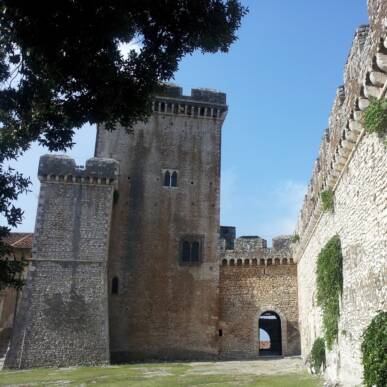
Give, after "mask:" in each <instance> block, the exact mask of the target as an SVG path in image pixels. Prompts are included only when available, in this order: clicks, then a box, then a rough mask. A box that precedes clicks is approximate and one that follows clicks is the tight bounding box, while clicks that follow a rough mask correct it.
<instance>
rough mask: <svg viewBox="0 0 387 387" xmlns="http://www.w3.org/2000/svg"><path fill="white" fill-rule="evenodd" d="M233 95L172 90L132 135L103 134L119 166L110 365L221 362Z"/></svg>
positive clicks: (102, 150)
mask: <svg viewBox="0 0 387 387" xmlns="http://www.w3.org/2000/svg"><path fill="white" fill-rule="evenodd" d="M226 113H227V105H226V95H225V94H223V93H217V92H213V91H209V90H203V89H193V90H192V92H191V95H190V96H183V95H182V89H181V88H179V87H167V88H166V90H165V94H164V95H163V96H158V97H156V98H155V100H154V103H153V114H152V116H151V117H150V118H149V120H148V121H147V122H146V123H138V124H136V125H135V127H134V128H133V129H134V130H133V131H132V132H131V133H129V134H128V133H127V131H126V130H125V129H124V128H118V129H117V130H115V131H113V132H108V131H105V130H103V128H98V134H97V143H96V156H98V157H111V158H114V159H115V160H117V161H119V163H120V168H121V169H120V177H119V184H118V192H117V194H116V195H115V199H116V200H115V204H114V208H113V220H112V231H111V243H110V252H109V281H110V292H109V315H110V350H111V354H112V360H113V361H114V360H115V361H125V360H133V359H149V358H158V359H168V358H169V359H194V358H210V357H212V356H215V355H217V354H218V347H219V343H218V340H219V339H218V335H219V333H218V332H219V331H218V328H219V327H218V315H219V304H218V284H219V262H218V256H217V242H218V237H219V193H220V146H221V127H222V124H223V121H224V119H225V116H226Z"/></svg>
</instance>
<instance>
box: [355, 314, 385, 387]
mask: <svg viewBox="0 0 387 387" xmlns="http://www.w3.org/2000/svg"><path fill="white" fill-rule="evenodd" d="M361 350H362V353H363V367H364V371H363V379H364V384H365V385H366V386H367V387H371V386H377V387H385V386H386V385H387V312H380V313H379V314H378V315H377V316H376V317H374V319H373V320H372V321H371V323H370V325H369V326H368V327H367V329H366V330H365V331H364V334H363V343H362V345H361Z"/></svg>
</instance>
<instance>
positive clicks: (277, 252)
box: [220, 237, 300, 359]
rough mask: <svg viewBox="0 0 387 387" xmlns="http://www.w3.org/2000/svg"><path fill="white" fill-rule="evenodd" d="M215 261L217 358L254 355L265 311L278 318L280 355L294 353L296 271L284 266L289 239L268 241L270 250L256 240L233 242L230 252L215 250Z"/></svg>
mask: <svg viewBox="0 0 387 387" xmlns="http://www.w3.org/2000/svg"><path fill="white" fill-rule="evenodd" d="M220 259H221V263H222V266H221V270H220V319H221V320H220V329H222V337H221V338H220V356H221V357H224V358H238V359H240V358H255V357H257V356H259V329H258V320H259V317H260V315H261V314H262V313H264V312H267V311H272V312H276V313H277V314H278V315H279V316H280V319H281V334H282V335H281V336H282V354H283V355H297V354H299V353H300V337H299V331H298V307H297V267H296V265H294V264H290V262H293V260H292V251H291V249H290V237H278V238H275V239H273V248H272V249H269V248H266V241H265V240H264V239H262V238H259V237H249V238H247V237H242V238H238V239H236V241H235V248H234V249H228V250H225V249H223V250H221V252H220ZM272 339H273V340H274V338H273V337H272Z"/></svg>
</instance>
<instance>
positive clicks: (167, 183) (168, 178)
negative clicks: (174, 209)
mask: <svg viewBox="0 0 387 387" xmlns="http://www.w3.org/2000/svg"><path fill="white" fill-rule="evenodd" d="M164 185H165V186H166V187H169V186H170V185H171V174H170V172H169V171H166V172H165V175H164Z"/></svg>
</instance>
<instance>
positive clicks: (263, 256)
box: [220, 227, 294, 267]
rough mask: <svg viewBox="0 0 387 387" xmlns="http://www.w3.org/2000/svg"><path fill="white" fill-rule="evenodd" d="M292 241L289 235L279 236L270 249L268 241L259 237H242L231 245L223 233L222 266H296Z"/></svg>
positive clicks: (221, 245) (221, 244)
mask: <svg viewBox="0 0 387 387" xmlns="http://www.w3.org/2000/svg"><path fill="white" fill-rule="evenodd" d="M228 228H230V227H228ZM291 239H292V238H291V236H288V235H285V236H278V237H276V238H273V247H272V248H268V247H267V241H266V240H265V239H263V238H261V237H259V236H241V237H239V238H236V239H235V240H234V243H233V244H230V243H227V240H226V239H225V238H224V237H222V233H221V238H220V264H221V265H222V266H243V267H246V266H271V265H289V264H294V261H293V256H292V249H291V244H292V241H291ZM230 246H233V247H230Z"/></svg>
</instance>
